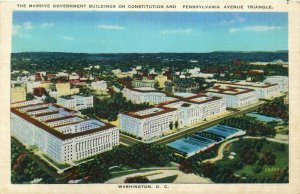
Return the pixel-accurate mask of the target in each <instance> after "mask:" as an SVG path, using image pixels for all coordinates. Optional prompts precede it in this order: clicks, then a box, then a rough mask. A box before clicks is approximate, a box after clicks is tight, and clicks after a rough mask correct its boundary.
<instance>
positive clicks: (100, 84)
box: [91, 80, 107, 91]
mask: <svg viewBox="0 0 300 194" xmlns="http://www.w3.org/2000/svg"><path fill="white" fill-rule="evenodd" d="M91 87H92V89H94V90H96V91H106V90H107V83H106V81H104V80H101V81H95V82H92V83H91Z"/></svg>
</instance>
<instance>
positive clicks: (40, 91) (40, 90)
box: [33, 87, 46, 97]
mask: <svg viewBox="0 0 300 194" xmlns="http://www.w3.org/2000/svg"><path fill="white" fill-rule="evenodd" d="M33 95H34V96H37V97H42V96H43V95H46V90H45V88H42V87H38V88H34V89H33Z"/></svg>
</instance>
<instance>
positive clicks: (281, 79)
mask: <svg viewBox="0 0 300 194" xmlns="http://www.w3.org/2000/svg"><path fill="white" fill-rule="evenodd" d="M265 82H266V83H270V84H278V85H279V89H280V92H287V91H288V90H289V78H288V77H287V76H270V77H268V78H267V79H266V80H265Z"/></svg>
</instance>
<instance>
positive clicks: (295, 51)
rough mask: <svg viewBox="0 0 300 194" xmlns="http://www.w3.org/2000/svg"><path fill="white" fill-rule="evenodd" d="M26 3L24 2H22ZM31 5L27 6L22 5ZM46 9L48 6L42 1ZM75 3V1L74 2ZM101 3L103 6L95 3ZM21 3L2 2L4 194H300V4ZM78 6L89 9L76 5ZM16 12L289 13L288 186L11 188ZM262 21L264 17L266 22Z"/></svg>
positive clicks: (0, 177)
mask: <svg viewBox="0 0 300 194" xmlns="http://www.w3.org/2000/svg"><path fill="white" fill-rule="evenodd" d="M20 2H21V1H19V3H20ZM22 3H24V4H26V2H24V1H22ZM43 3H44V4H45V3H46V2H43ZM47 3H50V4H53V3H55V4H70V3H69V2H57V1H55V2H47ZM72 3H73V2H72ZM91 3H92V4H97V3H100V2H91ZM17 4H18V2H2V3H0V8H1V9H0V16H1V17H0V25H1V26H0V31H1V36H0V40H1V44H0V46H1V49H0V52H1V57H0V73H1V74H0V78H1V80H0V88H1V91H0V97H1V98H0V102H1V103H0V110H1V112H0V113H1V114H0V115H1V116H0V129H1V136H0V142H1V143H0V150H1V152H0V153H1V157H0V181H1V182H0V183H1V184H0V194H8V193H11V194H15V193H30V194H31V193H49V194H50V193H51V194H52V193H60V194H64V193H74V194H77V193H101V194H102V193H136V194H137V193H207V194H209V193H282V194H283V193H286V194H288V193H295V194H296V193H300V177H299V172H300V167H299V161H300V160H299V159H300V156H299V154H300V150H299V147H300V144H299V138H300V136H299V130H300V128H299V126H300V122H299V118H300V117H299V116H300V114H299V113H300V111H299V107H300V106H299V105H300V103H299V102H300V101H299V95H300V93H299V89H300V76H299V75H300V71H299V70H300V68H299V65H300V64H299V61H300V47H299V46H300V39H299V36H300V28H299V27H300V17H299V13H300V4H299V2H298V3H297V2H295V1H289V2H288V3H287V2H284V1H227V2H219V1H197V0H190V1H178V0H177V1H158V0H148V1H146V0H145V1H142V0H140V1H126V0H123V1H102V2H101V4H124V5H126V4H141V5H142V4H165V5H167V4H176V5H177V8H176V9H168V10H167V9H165V10H161V9H156V10H155V9H151V10H149V9H125V10H124V9H122V10H120V9H118V8H116V9H109V10H104V9H89V8H85V9H53V8H20V7H18V6H17ZM77 4H88V3H86V2H83V1H81V2H77ZM182 4H201V5H213V4H218V5H224V4H227V5H228V4H229V5H248V4H252V5H253V4H260V5H272V6H273V7H274V9H272V10H261V9H260V10H255V9H254V10H247V9H244V10H224V9H222V8H221V9H220V10H191V9H189V10H186V9H181V7H180V5H182ZM15 10H26V11H29V10H39V11H50V10H55V11H62V10H68V11H78V10H80V11H230V12H235V11H239V12H244V11H245V12H247V11H251V12H256V11H257V12H269V11H270V12H277V11H279V12H288V18H289V21H288V23H289V24H288V25H289V29H288V31H289V41H288V44H289V102H290V122H289V128H290V133H289V138H290V139H289V141H290V144H289V145H290V150H289V162H290V164H289V167H290V168H289V173H290V178H289V184H199V185H197V184H176V185H175V184H170V185H168V188H167V189H118V187H117V185H113V184H88V185H12V184H11V183H10V117H9V115H10V108H9V107H10V104H9V101H10V94H9V93H10V54H11V37H12V36H11V34H12V12H13V11H15ZM262 20H263V18H262Z"/></svg>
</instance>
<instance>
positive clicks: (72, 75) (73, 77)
mask: <svg viewBox="0 0 300 194" xmlns="http://www.w3.org/2000/svg"><path fill="white" fill-rule="evenodd" d="M73 79H79V75H78V74H77V73H71V74H70V75H69V80H73Z"/></svg>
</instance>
